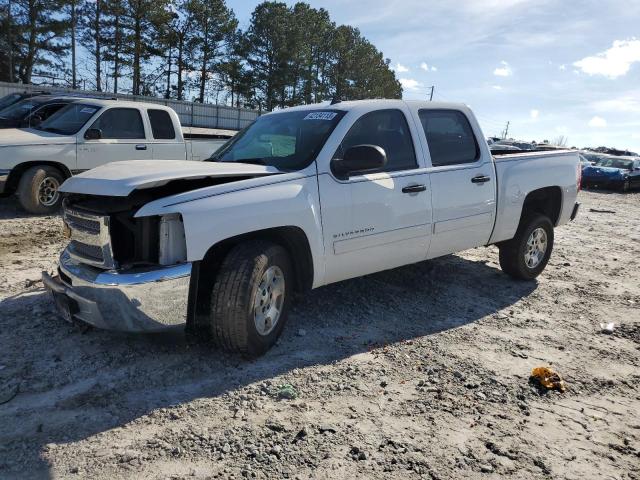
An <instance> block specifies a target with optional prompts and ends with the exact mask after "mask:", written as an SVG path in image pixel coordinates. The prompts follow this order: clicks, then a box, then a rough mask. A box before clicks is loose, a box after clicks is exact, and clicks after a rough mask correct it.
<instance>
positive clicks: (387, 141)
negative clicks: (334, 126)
mask: <svg viewBox="0 0 640 480" xmlns="http://www.w3.org/2000/svg"><path fill="white" fill-rule="evenodd" d="M356 145H376V146H378V147H381V148H382V149H383V150H384V151H385V153H386V154H387V165H386V166H385V167H384V168H383V169H381V170H380V171H383V172H394V171H398V170H408V169H412V168H417V167H418V162H417V160H416V153H415V150H414V148H413V140H412V139H411V132H410V131H409V125H408V124H407V119H406V118H405V116H404V113H402V112H401V111H400V110H395V109H389V110H376V111H374V112H369V113H366V114H364V115H363V116H362V117H360V118H359V119H358V120H356V122H355V123H354V124H353V126H352V127H351V128H350V129H349V132H347V134H346V135H345V137H344V139H343V140H342V143H341V144H340V147H339V148H338V150H337V151H336V153H335V155H334V158H342V156H343V155H344V152H346V151H347V150H348V149H349V148H350V147H354V146H356Z"/></svg>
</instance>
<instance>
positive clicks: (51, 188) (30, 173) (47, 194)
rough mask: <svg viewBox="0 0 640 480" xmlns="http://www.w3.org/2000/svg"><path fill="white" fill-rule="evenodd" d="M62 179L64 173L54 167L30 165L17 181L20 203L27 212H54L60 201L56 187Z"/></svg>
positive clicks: (63, 178)
mask: <svg viewBox="0 0 640 480" xmlns="http://www.w3.org/2000/svg"><path fill="white" fill-rule="evenodd" d="M64 180H65V177H64V175H63V174H62V173H61V172H60V170H58V169H57V168H55V167H51V166H49V165H40V166H37V167H31V168H30V169H28V170H27V171H25V172H24V173H23V174H22V177H21V178H20V182H19V183H18V191H17V194H18V201H19V202H20V205H21V206H22V208H24V209H25V210H26V211H27V212H29V213H38V214H47V213H53V212H56V211H57V210H58V209H59V208H60V203H61V202H62V198H61V196H60V192H59V191H58V189H59V188H60V185H62V182H64Z"/></svg>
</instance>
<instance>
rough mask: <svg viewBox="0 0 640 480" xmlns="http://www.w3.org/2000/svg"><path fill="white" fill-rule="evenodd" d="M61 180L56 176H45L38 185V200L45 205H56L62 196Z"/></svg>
mask: <svg viewBox="0 0 640 480" xmlns="http://www.w3.org/2000/svg"><path fill="white" fill-rule="evenodd" d="M58 188H60V182H58V180H57V179H56V178H54V177H45V178H44V180H42V182H40V185H39V186H38V201H39V202H40V204H41V205H43V206H45V207H50V206H52V205H55V204H56V202H57V201H58V198H59V197H60V193H59V192H58Z"/></svg>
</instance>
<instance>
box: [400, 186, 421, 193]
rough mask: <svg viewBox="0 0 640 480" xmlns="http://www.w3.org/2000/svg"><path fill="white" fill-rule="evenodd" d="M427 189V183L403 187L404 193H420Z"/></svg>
mask: <svg viewBox="0 0 640 480" xmlns="http://www.w3.org/2000/svg"><path fill="white" fill-rule="evenodd" d="M426 189H427V187H426V185H408V186H406V187H403V188H402V193H418V192H424V191H425V190H426Z"/></svg>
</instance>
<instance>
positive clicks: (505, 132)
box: [502, 122, 511, 140]
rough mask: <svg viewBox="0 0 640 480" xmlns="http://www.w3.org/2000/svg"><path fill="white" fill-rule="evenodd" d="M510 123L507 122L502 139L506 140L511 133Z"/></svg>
mask: <svg viewBox="0 0 640 480" xmlns="http://www.w3.org/2000/svg"><path fill="white" fill-rule="evenodd" d="M509 123H511V122H507V126H506V127H505V128H504V132H503V133H502V139H503V140H506V139H507V135H509Z"/></svg>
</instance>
